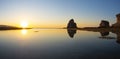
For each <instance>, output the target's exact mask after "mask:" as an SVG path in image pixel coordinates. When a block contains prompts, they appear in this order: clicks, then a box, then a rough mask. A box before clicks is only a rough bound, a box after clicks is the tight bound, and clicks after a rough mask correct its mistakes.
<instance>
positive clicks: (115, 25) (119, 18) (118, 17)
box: [111, 14, 120, 28]
mask: <svg viewBox="0 0 120 59" xmlns="http://www.w3.org/2000/svg"><path fill="white" fill-rule="evenodd" d="M116 18H117V22H116V23H115V24H113V25H112V26H111V27H113V28H120V14H117V15H116Z"/></svg>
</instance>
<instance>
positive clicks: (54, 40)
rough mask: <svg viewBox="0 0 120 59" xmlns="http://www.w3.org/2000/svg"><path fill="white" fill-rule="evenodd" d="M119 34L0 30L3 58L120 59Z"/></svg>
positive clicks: (0, 56) (1, 55)
mask: <svg viewBox="0 0 120 59" xmlns="http://www.w3.org/2000/svg"><path fill="white" fill-rule="evenodd" d="M119 43H120V34H115V33H111V32H89V31H80V30H77V31H75V30H66V29H31V30H8V31H0V59H107V58H109V59H120V44H119Z"/></svg>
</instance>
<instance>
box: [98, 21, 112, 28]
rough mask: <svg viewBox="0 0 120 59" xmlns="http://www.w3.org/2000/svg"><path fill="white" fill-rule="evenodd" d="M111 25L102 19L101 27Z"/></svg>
mask: <svg viewBox="0 0 120 59" xmlns="http://www.w3.org/2000/svg"><path fill="white" fill-rule="evenodd" d="M109 27H110V25H109V22H108V21H105V20H102V21H101V23H100V25H99V28H109Z"/></svg>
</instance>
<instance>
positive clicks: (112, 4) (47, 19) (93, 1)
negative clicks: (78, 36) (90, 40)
mask: <svg viewBox="0 0 120 59" xmlns="http://www.w3.org/2000/svg"><path fill="white" fill-rule="evenodd" d="M119 2H120V0H0V25H12V26H18V27H19V26H20V22H21V21H27V22H28V24H29V27H39V28H62V27H66V26H67V23H68V21H69V20H70V19H72V18H73V19H74V20H75V22H76V23H77V26H78V27H95V26H99V23H100V21H101V20H107V21H109V22H110V24H113V23H115V22H116V16H115V15H116V14H118V13H120V3H119Z"/></svg>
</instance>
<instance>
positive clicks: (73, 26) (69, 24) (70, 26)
mask: <svg viewBox="0 0 120 59" xmlns="http://www.w3.org/2000/svg"><path fill="white" fill-rule="evenodd" d="M67 28H77V25H76V23H75V22H74V19H71V20H70V21H69V23H68V24H67Z"/></svg>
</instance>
